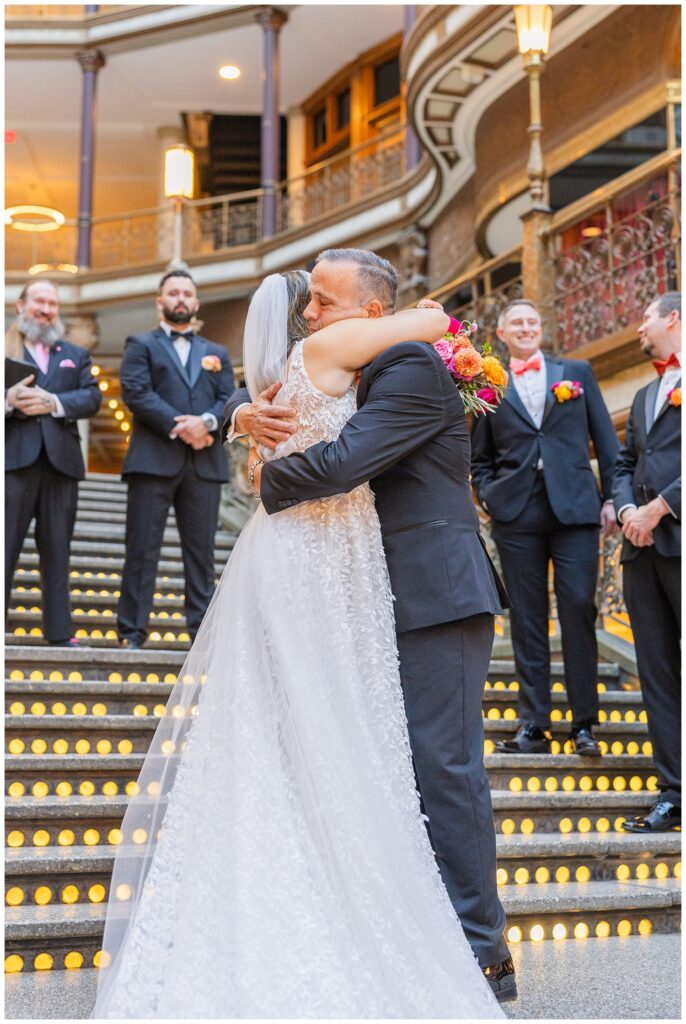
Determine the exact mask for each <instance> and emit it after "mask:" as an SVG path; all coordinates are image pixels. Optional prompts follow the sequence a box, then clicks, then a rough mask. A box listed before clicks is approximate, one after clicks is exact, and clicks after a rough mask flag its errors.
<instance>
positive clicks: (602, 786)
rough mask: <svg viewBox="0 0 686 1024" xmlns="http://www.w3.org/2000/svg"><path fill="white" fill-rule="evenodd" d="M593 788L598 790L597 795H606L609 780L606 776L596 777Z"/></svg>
mask: <svg viewBox="0 0 686 1024" xmlns="http://www.w3.org/2000/svg"><path fill="white" fill-rule="evenodd" d="M595 788H596V789H597V790H598V792H599V793H607V791H608V789H609V788H610V780H609V779H608V777H607V775H599V776H598V778H597V779H596V780H595Z"/></svg>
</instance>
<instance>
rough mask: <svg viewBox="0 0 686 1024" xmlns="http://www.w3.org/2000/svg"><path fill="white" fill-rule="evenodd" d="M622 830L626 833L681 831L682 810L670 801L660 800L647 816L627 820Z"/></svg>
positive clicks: (637, 816)
mask: <svg viewBox="0 0 686 1024" xmlns="http://www.w3.org/2000/svg"><path fill="white" fill-rule="evenodd" d="M622 829H623V830H624V831H625V832H672V831H674V830H676V829H681V808H680V807H677V806H676V804H673V803H671V802H670V801H669V800H658V801H657V803H656V804H654V805H653V806H652V807H651V808H650V810H649V811H648V813H647V814H645V815H643V816H641V815H640V814H638V815H636V817H635V818H631V819H630V820H626V821H625V822H624V824H623V825H622Z"/></svg>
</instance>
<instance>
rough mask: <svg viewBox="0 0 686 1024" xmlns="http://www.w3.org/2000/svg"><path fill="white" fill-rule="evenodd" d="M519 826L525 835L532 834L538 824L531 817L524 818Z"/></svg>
mask: <svg viewBox="0 0 686 1024" xmlns="http://www.w3.org/2000/svg"><path fill="white" fill-rule="evenodd" d="M519 828H520V831H521V833H522V835H523V836H530V835H531V833H532V832H533V831H534V829H535V828H536V826H535V825H534V822H533V820H532V819H531V818H524V819H523V821H522V824H521V825H520V826H519Z"/></svg>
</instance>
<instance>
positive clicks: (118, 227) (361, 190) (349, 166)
mask: <svg viewBox="0 0 686 1024" xmlns="http://www.w3.org/2000/svg"><path fill="white" fill-rule="evenodd" d="M404 174H405V131H404V128H400V129H395V130H394V131H393V132H389V133H386V134H384V135H382V136H378V137H377V138H376V139H374V140H372V141H369V142H366V143H365V144H364V145H363V146H357V147H355V148H354V149H351V150H346V152H345V153H341V154H340V155H339V156H336V157H333V158H332V159H331V160H327V161H324V162H323V163H321V164H318V165H317V166H316V167H314V168H312V169H310V170H309V171H308V172H307V173H306V174H304V175H302V176H301V177H299V178H294V179H289V180H288V181H284V182H281V183H279V185H278V186H277V234H278V235H282V234H286V233H288V232H290V231H295V230H297V229H299V228H302V227H305V226H307V227H310V226H311V225H312V224H313V222H315V221H317V220H319V219H323V218H326V217H330V216H332V215H335V214H337V213H338V214H340V215H341V216H342V215H343V213H344V212H346V211H347V210H348V208H350V207H353V206H355V205H356V204H360V203H363V202H365V201H366V200H368V199H373V198H374V197H375V196H377V195H379V194H380V193H381V192H383V190H385V189H386V188H388V187H389V186H392V185H395V184H397V183H398V182H399V181H400V180H401V178H402V177H403V176H404ZM263 198H264V193H263V191H262V189H253V190H252V191H248V192H233V193H229V194H228V195H223V196H213V197H210V198H208V199H194V200H190V201H188V202H186V203H184V205H183V208H182V212H181V218H182V246H181V248H182V254H183V257H184V258H185V259H188V258H192V257H202V256H212V255H215V254H217V255H221V254H223V253H226V252H229V251H230V250H232V249H236V248H239V247H241V246H255V245H257V244H258V243H260V242H261V240H262V206H263ZM76 228H77V225H76V221H74V220H69V221H66V222H65V224H63V225H62V227H60V228H58V229H57V230H56V231H50V232H31V233H29V232H19V231H13V230H11V229H9V230H8V231H7V232H6V257H5V266H6V268H7V270H10V271H12V270H14V271H24V272H26V271H28V270H29V268H30V267H33V266H35V265H37V264H44V265H45V264H47V265H53V264H56V263H70V264H74V263H75V262H76ZM173 242H174V213H173V210H172V207H171V205H165V206H160V207H155V208H151V209H148V210H136V211H133V212H132V213H124V214H114V215H111V216H107V217H96V218H94V219H93V222H92V236H91V269H92V270H118V269H128V268H130V267H136V266H144V265H146V264H150V263H159V262H164V261H166V260H169V259H170V258H171V256H172V253H173Z"/></svg>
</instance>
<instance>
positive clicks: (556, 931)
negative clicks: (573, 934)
mask: <svg viewBox="0 0 686 1024" xmlns="http://www.w3.org/2000/svg"><path fill="white" fill-rule="evenodd" d="M553 938H554V939H566V938H567V929H566V928H565V926H564V925H563V924H556V925H553Z"/></svg>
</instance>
